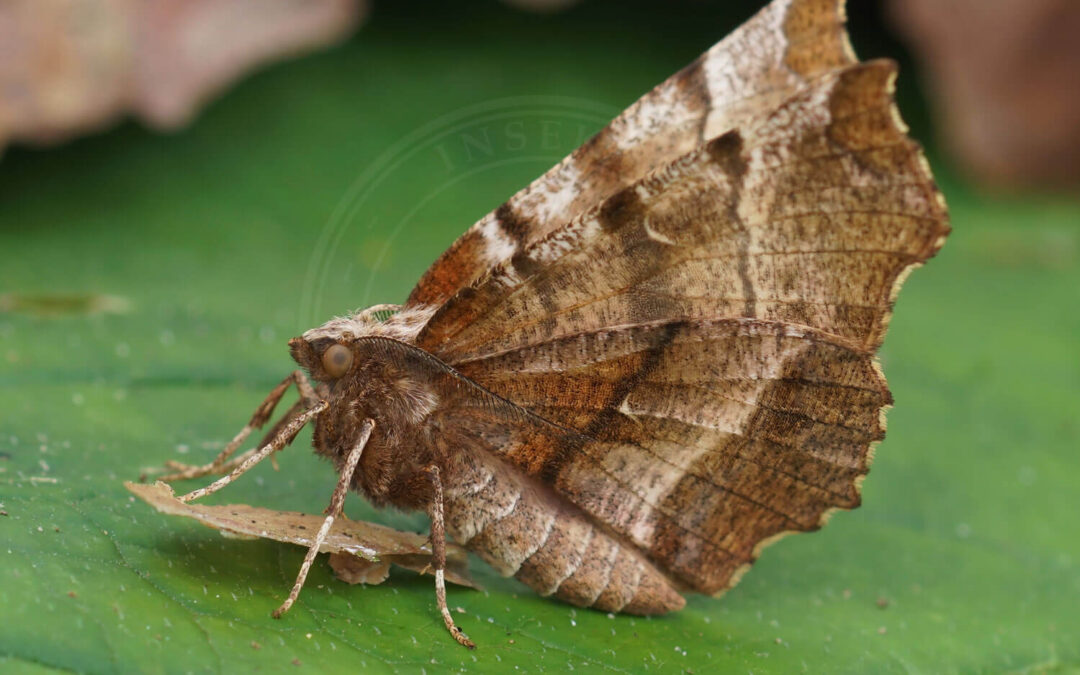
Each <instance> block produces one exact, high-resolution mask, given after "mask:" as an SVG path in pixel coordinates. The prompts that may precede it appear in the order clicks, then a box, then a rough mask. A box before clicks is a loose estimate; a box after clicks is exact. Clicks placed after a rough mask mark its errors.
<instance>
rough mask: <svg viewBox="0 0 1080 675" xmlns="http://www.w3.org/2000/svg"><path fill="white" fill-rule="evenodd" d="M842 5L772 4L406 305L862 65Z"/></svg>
mask: <svg viewBox="0 0 1080 675" xmlns="http://www.w3.org/2000/svg"><path fill="white" fill-rule="evenodd" d="M842 7H843V2H842V0H775V1H774V2H772V3H771V4H769V5H768V6H767V7H765V8H764V9H762V10H761V11H760V12H759V13H758V14H757V15H756V16H754V17H753V18H751V19H750V20H749V21H747V22H746V23H745V24H744V25H743V26H741V27H740V28H739V29H737V30H736V31H734V32H733V33H731V34H730V35H729V36H728V37H727V38H725V39H724V40H722V41H721V42H719V43H718V44H716V45H715V46H714V47H712V48H711V49H710V50H709V51H707V52H706V53H705V54H702V55H701V57H699V58H698V59H697V60H696V61H694V62H693V63H691V64H690V65H689V66H687V67H686V68H684V69H683V70H681V71H680V72H678V73H676V74H675V75H673V76H671V77H670V78H669V79H668V80H666V81H665V82H663V83H661V84H660V85H658V86H657V87H656V88H655V89H653V90H652V91H650V92H649V93H647V94H645V95H644V96H643V97H642V98H641V99H639V100H638V101H637V102H636V103H634V104H633V105H631V106H630V107H629V108H627V110H626V111H624V112H623V113H622V114H620V115H619V116H618V117H617V118H615V119H614V120H613V121H612V122H611V123H610V124H609V125H608V126H607V127H605V128H604V129H603V130H601V131H600V132H599V133H597V134H596V136H594V137H593V138H592V139H591V140H589V141H588V142H586V143H585V144H583V145H582V146H581V147H580V148H578V149H577V150H575V151H574V152H573V153H572V154H570V155H569V156H568V157H566V158H565V159H563V160H562V161H561V162H560V163H559V164H557V165H556V166H555V167H553V168H552V169H551V170H549V171H548V172H547V173H546V174H544V175H543V176H541V177H540V178H538V179H536V180H535V181H533V183H532V184H530V185H529V186H528V187H526V188H524V189H523V190H521V191H520V192H518V193H517V194H515V195H514V196H513V197H511V198H510V199H509V200H508V201H507V202H506V203H504V204H503V205H502V206H500V207H499V208H497V209H496V210H494V211H492V212H491V213H489V214H487V215H486V216H484V217H483V218H482V219H481V220H480V221H479V222H477V223H476V224H475V225H473V226H472V228H470V229H469V230H468V231H466V232H465V234H463V235H462V236H461V237H460V238H459V239H458V240H457V241H455V242H454V243H453V244H452V245H451V247H450V248H449V249H448V250H447V251H446V252H445V253H443V255H442V256H441V257H440V258H439V259H438V260H437V261H436V262H435V263H434V264H433V265H432V266H431V268H430V269H428V271H427V272H426V273H425V275H424V276H423V278H422V279H421V280H420V282H419V283H418V284H417V286H416V288H415V289H414V290H413V291H412V294H411V295H410V297H409V301H408V304H409V305H413V306H415V305H438V304H441V303H442V302H443V301H445V300H446V299H448V298H450V297H451V296H453V294H454V293H455V292H457V291H458V290H459V289H461V288H463V287H465V286H467V285H469V284H470V283H472V282H474V281H476V280H477V279H479V278H480V277H481V276H483V274H484V273H485V272H487V271H488V269H490V268H491V267H492V266H493V265H495V264H497V263H499V262H501V261H502V260H504V259H506V258H508V257H510V256H511V255H513V254H514V253H516V252H517V251H519V250H520V249H522V248H525V247H528V246H529V245H531V244H532V243H533V242H535V241H537V240H538V239H540V238H541V237H543V236H545V235H547V234H548V233H550V232H552V231H553V230H555V229H557V228H559V227H561V226H563V225H565V224H566V223H567V222H569V221H570V220H572V219H573V218H575V217H577V216H579V215H581V214H582V213H584V212H585V211H586V210H587V209H589V208H590V207H592V206H594V205H595V204H597V203H599V202H600V200H602V199H603V198H605V197H607V196H609V195H610V194H612V193H614V192H615V191H616V190H618V189H620V188H622V187H624V186H626V185H629V184H630V183H632V182H634V181H636V180H638V179H639V178H641V177H642V176H644V175H645V174H646V173H648V172H649V171H652V170H653V169H655V168H657V167H660V166H663V165H665V164H667V163H668V162H670V161H672V160H674V159H675V158H676V157H679V156H680V155H683V154H684V153H686V152H689V151H690V150H692V149H694V148H695V147H697V146H699V145H700V144H701V143H702V142H703V141H704V139H708V138H713V137H715V136H718V135H720V134H722V133H723V132H725V131H728V130H730V129H735V128H738V127H739V126H740V125H741V124H742V123H743V121H744V120H746V119H747V118H748V117H750V116H752V115H753V114H754V113H756V112H757V111H760V110H763V109H770V108H772V107H774V106H776V105H777V104H779V103H780V102H782V101H784V100H786V99H787V98H789V97H791V96H792V95H793V94H795V93H796V92H797V91H799V90H801V89H802V88H804V87H805V86H806V85H807V83H809V82H811V81H813V80H814V79H816V78H817V77H819V76H820V75H822V74H823V73H827V72H829V71H831V70H832V69H834V68H838V67H843V66H846V65H850V64H853V63H855V57H854V55H853V53H852V50H851V47H850V45H849V44H848V40H847V33H846V31H845V29H844V17H843V10H842Z"/></svg>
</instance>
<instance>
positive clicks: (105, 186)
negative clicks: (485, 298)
mask: <svg viewBox="0 0 1080 675" xmlns="http://www.w3.org/2000/svg"><path fill="white" fill-rule="evenodd" d="M485 16H486V15H485ZM499 17H501V18H499V19H498V21H497V22H496V24H495V25H497V26H499V27H500V28H501V30H500V31H490V30H489V31H486V32H485V31H482V30H480V29H476V28H471V27H470V25H469V23H468V21H466V20H465V19H459V20H456V21H457V22H456V23H454V20H452V19H447V21H450V23H449V24H448V28H447V29H446V30H445V31H436V30H435V29H434V28H431V27H429V28H427V29H424V28H423V26H421V27H420V28H418V29H416V28H415V26H414V25H413V24H411V23H410V24H408V28H409V30H405V26H404V25H402V24H395V23H394V22H393V20H390V22H389V24H387V23H380V22H379V21H378V20H377V21H376V22H375V23H374V24H373V25H372V26H371V27H370V29H368V30H366V31H365V32H363V33H362V34H361V36H360V39H358V40H357V41H355V42H353V43H351V44H349V45H346V46H345V47H343V48H340V49H337V50H335V51H333V52H330V53H328V54H324V55H321V56H318V57H315V58H310V59H306V60H303V61H300V62H296V63H293V64H289V65H287V66H283V67H279V68H276V69H274V70H272V71H270V72H267V73H263V74H262V75H260V76H258V77H256V78H255V79H253V80H252V81H249V82H247V83H245V84H244V85H242V86H241V87H240V88H239V89H238V90H237V91H235V92H234V93H232V94H230V95H229V96H228V97H226V99H225V100H224V101H223V102H221V103H219V104H216V105H214V106H213V107H212V109H211V110H210V111H209V112H208V113H207V114H206V115H204V117H203V118H202V119H201V120H200V121H199V122H198V123H197V124H196V125H195V126H194V127H193V128H192V129H190V130H189V131H186V132H183V133H180V134H176V135H173V136H153V135H150V134H149V133H146V132H143V131H141V130H139V129H136V128H134V127H131V126H125V127H123V128H121V129H119V130H116V131H114V132H112V133H109V134H107V135H105V136H102V137H99V138H93V139H87V140H83V141H80V142H78V143H76V144H74V145H72V146H69V147H66V148H63V149H60V150H53V151H49V152H47V153H46V152H36V151H35V152H31V151H26V150H14V151H9V152H8V154H7V156H6V157H5V158H4V160H3V162H2V163H0V205H2V206H0V262H2V264H0V293H7V294H8V295H7V296H6V298H7V300H6V304H5V303H0V307H5V308H6V309H5V310H4V311H5V313H4V314H0V385H2V389H0V504H2V506H0V509H2V510H3V511H5V512H6V515H0V532H2V536H3V542H4V543H3V546H0V670H4V672H46V671H50V670H72V671H86V672H102V673H107V672H133V671H138V672H176V671H185V672H187V671H192V672H195V671H213V672H218V671H229V672H237V671H241V672H242V671H247V670H254V669H257V668H258V669H262V670H289V669H292V668H293V667H294V666H293V665H292V664H294V663H299V664H300V665H301V666H307V667H309V668H312V667H314V668H317V669H319V670H326V671H330V670H334V669H346V668H349V669H353V670H355V669H357V668H360V669H363V671H364V672H369V671H370V672H379V671H387V672H392V671H395V670H398V671H406V672H416V671H419V670H420V669H422V668H423V669H427V670H428V671H429V672H431V671H440V670H443V669H457V668H461V669H467V670H472V671H498V672H503V671H510V670H513V669H514V668H519V669H520V670H521V671H525V672H541V671H554V672H562V671H564V670H567V669H568V668H570V667H573V668H575V669H578V670H586V671H589V672H594V671H595V672H604V671H615V672H635V673H636V672H644V671H650V672H655V671H659V672H673V671H677V670H680V669H686V670H692V671H694V672H697V673H707V672H727V671H732V672H754V673H768V672H774V673H790V672H799V671H808V672H843V671H848V672H860V673H861V672H908V673H910V672H935V673H936V672H950V671H964V672H968V671H1018V672H1065V671H1071V670H1076V669H1077V668H1078V667H1080V635H1078V633H1077V626H1080V610H1078V607H1080V565H1078V561H1080V538H1078V537H1077V536H1076V535H1075V527H1076V517H1077V512H1078V504H1077V497H1076V494H1077V493H1076V486H1077V484H1078V483H1080V468H1078V465H1077V462H1076V451H1077V448H1078V447H1080V421H1078V417H1077V410H1080V386H1078V383H1080V360H1078V359H1080V349H1078V348H1077V347H1078V343H1077V336H1078V335H1080V312H1077V311H1076V309H1077V307H1080V245H1078V242H1080V206H1078V205H1077V204H1076V203H1075V202H1065V201H1053V200H1048V199H1045V198H1044V199H1034V198H1032V199H1013V200H1003V199H990V198H986V197H983V196H978V195H975V194H971V193H969V192H966V191H965V190H964V189H963V188H962V187H961V186H958V185H956V184H955V183H952V182H948V181H947V182H946V188H947V190H946V192H947V194H948V196H949V198H950V203H951V206H952V213H953V224H954V227H955V233H954V235H953V236H952V238H951V240H950V241H949V242H948V244H947V245H946V247H945V249H944V251H943V252H942V254H941V256H940V257H939V258H938V259H936V260H933V261H931V263H930V264H929V265H928V266H927V267H926V268H925V269H921V270H918V271H917V272H916V273H915V274H914V275H913V277H912V279H911V280H910V281H909V283H908V285H907V287H906V288H905V289H904V293H903V294H902V296H901V298H900V302H899V304H898V306H897V313H896V317H895V319H894V321H893V325H892V330H891V333H890V335H889V337H888V339H887V341H886V345H885V351H884V353H883V360H884V365H885V371H886V373H887V375H888V376H889V379H890V381H891V383H892V386H893V389H894V393H895V396H896V407H895V409H894V410H893V411H892V413H891V414H890V417H889V435H888V438H887V440H886V441H885V442H884V443H883V444H882V445H881V446H880V447H879V448H878V453H877V461H876V463H875V465H874V470H873V471H872V473H871V475H870V476H869V478H868V479H867V481H866V483H865V492H864V497H865V500H864V502H865V505H864V506H863V507H862V508H860V509H858V510H857V511H854V512H850V513H840V514H837V515H836V516H835V517H834V518H833V519H832V522H831V523H830V524H829V526H828V527H826V528H825V529H823V530H822V531H821V532H820V533H815V534H812V535H802V536H795V537H790V538H787V539H784V540H783V541H781V542H779V543H777V544H776V545H774V546H773V547H771V548H769V549H768V550H767V551H766V552H765V554H764V555H763V556H762V558H761V560H760V561H759V563H758V564H757V565H756V566H755V567H754V569H752V570H751V572H750V573H749V574H748V575H747V576H746V577H745V579H744V581H743V582H742V583H741V585H739V586H738V587H737V588H736V589H735V590H733V591H732V592H730V593H729V594H727V595H726V596H724V597H723V598H722V599H719V600H717V599H712V598H706V597H692V598H690V600H689V603H688V606H687V608H686V610H685V611H683V612H680V613H678V614H675V615H672V616H668V617H662V618H652V619H642V618H634V617H628V616H614V617H612V616H607V615H605V614H602V613H598V612H593V611H585V610H574V609H572V608H570V607H568V606H566V605H562V604H559V603H557V602H554V601H549V600H545V599H541V598H538V597H536V596H535V595H534V594H533V593H532V592H531V591H529V590H528V589H527V588H525V587H524V586H522V585H520V584H518V583H517V582H515V581H513V580H504V579H500V578H498V577H496V576H495V575H493V574H492V573H491V572H490V571H489V570H487V569H486V568H484V566H483V565H482V564H481V563H479V562H476V561H474V564H473V567H474V572H475V573H476V575H477V580H478V581H479V582H480V583H481V584H483V585H484V586H485V587H486V588H487V591H486V592H476V591H470V590H464V589H460V588H451V589H450V604H451V606H460V607H461V608H463V609H464V614H459V615H457V618H458V619H459V621H460V624H461V626H462V627H463V629H464V630H465V631H466V632H467V633H468V634H469V635H470V636H471V637H472V638H473V639H475V640H476V642H477V643H478V644H479V648H478V649H477V650H476V651H475V652H468V651H466V650H464V649H462V648H460V647H458V646H457V645H456V644H454V642H453V641H452V640H451V639H450V638H449V636H448V635H447V634H446V632H445V630H444V629H443V626H442V622H441V621H440V619H439V616H438V614H437V612H436V610H435V599H434V592H433V588H432V584H431V582H430V580H429V579H427V578H420V577H417V576H416V575H414V574H411V573H408V572H400V571H395V572H394V573H393V574H392V576H391V578H390V580H389V581H388V582H387V583H385V584H383V585H381V586H376V587H351V586H347V585H345V584H343V583H341V582H338V581H336V580H334V579H333V577H332V575H331V573H330V571H329V569H328V567H327V566H326V565H325V564H324V563H320V564H319V565H317V566H316V568H315V569H314V570H313V572H312V574H311V577H310V580H309V582H308V586H307V588H306V589H305V591H304V593H303V594H302V595H301V598H300V602H299V603H298V605H297V606H296V607H295V608H294V609H293V610H292V611H291V612H290V613H289V614H288V615H286V617H285V618H283V619H281V620H274V619H272V618H271V617H270V612H271V610H273V609H274V607H276V606H277V604H278V603H279V602H280V601H281V599H282V598H283V597H284V596H285V594H286V593H287V592H288V589H289V586H290V585H291V583H292V580H293V578H294V576H295V573H296V571H297V568H298V566H299V564H300V561H301V559H302V556H303V551H301V550H300V549H298V548H295V547H292V546H287V545H284V544H277V543H273V542H267V541H254V542H252V541H237V540H228V539H224V538H222V537H221V536H219V535H218V534H217V533H216V532H214V531H212V530H210V529H207V528H205V527H201V526H199V525H197V524H196V523H194V522H189V521H186V520H183V519H177V518H171V517H166V516H163V515H161V514H158V513H156V512H154V511H153V510H152V509H150V508H149V507H148V506H147V505H145V504H143V503H141V502H136V501H135V500H134V499H133V498H132V497H131V496H130V495H129V494H128V493H127V491H125V490H124V488H123V486H122V481H123V480H125V479H128V480H130V479H135V478H137V477H138V476H139V474H140V473H141V472H143V471H144V470H145V469H146V468H148V467H152V466H158V465H160V464H161V463H162V462H163V461H164V460H166V459H169V458H179V459H182V460H185V461H189V462H190V461H205V460H207V459H209V458H211V457H212V456H213V455H214V454H215V452H216V451H217V449H218V448H220V447H221V445H222V444H223V443H224V442H225V441H226V440H227V439H229V438H230V437H231V436H232V434H233V433H235V431H237V430H238V429H239V427H240V426H241V425H242V424H243V422H244V421H246V419H247V417H248V416H249V415H250V412H251V410H252V409H253V408H254V406H255V405H256V404H257V403H258V402H259V401H260V400H261V399H262V397H263V396H264V395H265V393H266V392H267V391H268V390H269V389H270V388H271V387H272V386H273V385H274V384H275V383H277V382H278V381H279V380H280V379H281V378H282V377H283V376H284V375H285V373H287V372H288V371H289V369H290V368H292V363H291V361H290V359H289V358H288V355H287V351H286V348H285V340H286V339H287V338H288V337H290V336H292V335H294V334H297V333H299V332H300V331H302V330H303V329H304V328H306V327H309V326H310V325H311V324H313V323H315V322H318V321H321V320H323V319H325V318H328V317H329V316H331V315H333V314H335V313H342V312H345V311H348V310H350V309H354V308H356V307H357V306H360V305H363V304H373V303H376V302H395V301H401V300H402V299H403V298H404V296H405V295H406V294H407V292H408V290H409V288H410V287H411V284H412V283H413V282H414V281H415V279H417V278H418V277H419V275H420V273H421V272H422V271H423V270H424V268H425V267H426V266H427V264H429V263H430V261H431V260H432V259H433V258H434V257H435V256H436V255H437V254H438V253H439V252H440V251H442V250H443V249H444V248H445V246H446V245H447V244H449V242H450V241H452V240H453V238H454V237H455V236H456V235H457V234H458V233H460V232H461V231H462V230H464V228H465V227H466V226H467V225H468V224H469V223H471V222H472V221H473V220H475V219H476V218H477V217H478V216H480V215H481V214H482V213H483V212H485V211H486V210H487V209H489V208H490V207H492V206H493V205H495V204H497V203H499V202H500V201H501V200H502V199H503V198H505V197H506V196H507V195H509V194H510V193H512V192H513V191H514V190H515V189H516V188H518V187H520V186H521V185H524V184H525V183H527V182H528V181H529V180H530V179H531V178H532V177H534V176H535V175H538V174H539V173H541V172H542V171H543V170H545V169H546V168H547V167H548V166H549V165H551V164H552V163H554V161H555V160H557V159H558V158H559V157H560V156H561V155H563V154H565V152H567V151H568V150H570V149H572V148H573V147H574V146H575V145H576V144H577V143H578V142H579V141H580V140H581V138H582V137H583V136H584V135H587V134H588V133H591V132H592V131H594V130H596V129H597V128H599V127H600V126H601V125H602V124H603V123H604V121H605V119H606V118H609V117H610V116H611V115H612V114H613V113H614V112H617V110H618V109H619V108H620V107H621V106H623V105H625V104H626V103H628V102H630V101H631V100H633V98H635V97H636V95H637V94H639V93H640V92H642V91H645V90H646V89H647V88H648V87H650V86H652V85H653V84H654V83H655V82H656V81H659V79H660V78H662V77H663V76H664V75H666V74H667V73H669V72H673V71H674V70H675V69H676V68H678V67H679V66H680V65H681V64H682V62H684V61H686V60H688V59H689V58H691V57H692V56H693V55H694V54H695V53H696V52H698V51H700V50H701V49H703V48H704V47H706V46H708V44H710V41H709V40H710V39H713V38H715V37H717V36H718V34H719V33H722V31H720V30H719V29H716V28H715V26H714V27H712V28H711V29H710V30H708V33H710V34H712V38H709V39H706V38H705V37H703V35H704V33H705V32H706V31H705V29H704V28H702V29H700V30H698V33H700V34H701V36H699V35H698V34H697V33H695V34H694V35H693V36H690V37H688V38H686V39H685V40H681V41H679V42H677V43H676V42H674V41H669V43H665V44H667V45H668V48H666V49H664V50H660V53H662V54H663V56H656V55H655V54H652V53H651V52H650V51H649V50H638V49H633V50H629V51H628V50H627V49H626V44H627V43H626V42H625V41H623V39H622V38H621V37H620V36H606V37H605V36H604V35H602V34H598V35H596V36H593V37H592V38H590V40H582V39H575V38H573V36H572V35H570V36H566V35H563V36H562V37H558V38H553V39H555V40H556V42H555V43H554V44H556V45H557V46H558V47H559V48H558V49H553V48H552V47H551V43H548V42H545V41H544V39H543V38H546V36H547V33H546V32H545V31H546V30H547V28H546V27H550V26H551V25H560V26H561V25H564V24H563V23H555V24H553V23H551V22H563V21H565V22H567V23H566V25H570V21H571V19H545V20H544V21H545V22H548V23H541V24H540V27H533V26H532V25H531V24H529V23H527V22H526V20H525V19H521V18H517V17H516V16H513V17H511V16H509V15H508V16H503V15H501V14H499ZM444 18H445V17H444ZM489 28H490V26H489ZM646 28H647V27H641V26H639V27H638V28H637V29H634V30H637V31H638V32H637V33H633V35H642V36H644V35H646V34H647V30H646ZM414 29H415V30H414ZM456 29H460V31H459V30H456ZM425 30H426V31H427V32H425ZM468 31H473V32H471V33H470V32H468ZM470 35H472V36H474V37H476V36H479V35H485V36H490V35H495V37H491V39H490V40H487V39H484V40H481V39H474V40H470V39H469V38H468V36H470ZM560 35H561V34H560ZM521 36H532V38H535V40H533V39H531V38H530V39H526V38H523V37H521ZM577 37H578V38H580V35H578V36H577ZM691 38H692V39H691ZM699 38H700V39H699ZM448 80H449V82H450V83H451V84H452V85H453V86H448V85H447V81H448ZM537 93H539V94H541V96H536V94H537ZM505 97H511V98H505ZM564 97H579V98H564ZM105 296H108V297H107V298H105ZM103 298H104V299H103ZM309 442H310V441H309V437H308V436H307V435H303V436H301V437H300V438H299V439H298V441H297V442H296V443H295V444H294V445H293V446H292V448H290V449H289V450H287V451H286V452H284V453H282V455H281V457H280V461H281V464H282V470H281V471H280V472H274V471H273V469H272V468H271V467H270V466H260V467H258V468H256V469H255V470H254V471H253V472H252V473H251V474H249V475H247V476H245V477H244V478H243V479H241V480H240V481H238V482H237V483H236V484H234V485H232V486H230V487H229V488H228V489H227V490H225V491H223V492H222V493H219V494H218V495H215V496H214V497H213V498H212V499H211V500H210V502H211V503H219V504H220V503H230V502H239V503H248V504H254V505H260V506H265V507H268V508H276V509H295V510H303V511H307V512H309V513H319V512H320V511H321V510H322V509H323V508H324V507H325V505H326V503H327V502H328V500H329V496H330V491H331V490H332V487H333V484H334V476H333V473H332V471H331V470H330V468H329V467H328V466H327V465H325V464H323V463H321V462H319V461H317V460H316V458H315V457H314V456H313V455H312V454H311V453H310V452H308V451H307V448H308V446H309ZM189 486H190V487H193V486H194V484H184V485H182V486H180V488H181V489H183V488H185V487H189ZM347 511H348V512H349V514H350V515H351V516H352V517H354V518H364V519H371V520H378V521H380V522H383V523H386V524H388V525H391V526H394V527H398V528H402V529H413V530H420V529H423V528H424V527H425V523H424V519H423V518H421V517H416V516H415V515H408V514H400V513H392V512H377V511H375V510H374V509H372V508H370V507H368V506H367V505H365V504H364V503H363V501H362V499H361V498H360V497H357V496H351V497H350V498H349V502H348V504H347Z"/></svg>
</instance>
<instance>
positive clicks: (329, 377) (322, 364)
mask: <svg viewBox="0 0 1080 675" xmlns="http://www.w3.org/2000/svg"><path fill="white" fill-rule="evenodd" d="M289 352H290V353H291V354H292V357H293V360H294V361H296V363H297V364H299V365H300V367H301V368H303V369H304V370H306V371H307V372H308V373H310V374H311V377H313V378H314V379H316V380H319V381H320V382H329V383H333V382H335V381H337V380H339V379H341V378H343V377H345V376H346V375H348V374H349V373H350V372H351V371H352V370H353V367H354V366H355V365H356V363H357V355H356V345H355V343H354V341H353V340H348V339H340V338H339V339H331V338H319V339H315V340H309V339H306V338H303V337H297V338H293V339H292V340H289Z"/></svg>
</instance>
